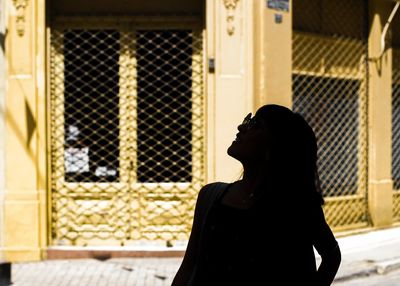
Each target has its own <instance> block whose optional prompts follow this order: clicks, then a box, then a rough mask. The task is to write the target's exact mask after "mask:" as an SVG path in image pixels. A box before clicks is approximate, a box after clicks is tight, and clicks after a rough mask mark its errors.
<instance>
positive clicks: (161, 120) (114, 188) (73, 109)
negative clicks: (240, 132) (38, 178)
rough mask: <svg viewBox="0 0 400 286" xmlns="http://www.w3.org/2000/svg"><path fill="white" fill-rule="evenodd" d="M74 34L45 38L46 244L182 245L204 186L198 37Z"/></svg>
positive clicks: (111, 30)
mask: <svg viewBox="0 0 400 286" xmlns="http://www.w3.org/2000/svg"><path fill="white" fill-rule="evenodd" d="M100 22H101V20H99V23H100ZM75 26H76V25H75ZM75 26H74V27H73V28H70V27H68V23H67V24H65V25H64V26H62V27H57V26H56V27H53V29H52V32H51V134H52V135H51V144H52V152H51V154H52V155H51V163H52V166H51V169H52V239H53V244H55V245H96V244H100V245H105V244H106V245H140V244H141V243H143V242H146V243H156V244H157V245H163V246H165V245H171V244H175V243H180V242H184V241H186V240H187V239H188V235H189V233H190V228H191V223H192V219H193V211H194V204H195V200H196V197H197V192H198V190H200V188H201V186H202V185H203V184H204V178H205V175H204V174H205V169H204V168H205V159H204V156H205V143H204V98H203V70H202V62H203V57H202V38H201V33H200V31H199V30H197V29H196V28H191V27H190V26H188V27H187V29H182V28H179V29H176V28H174V27H171V29H166V28H165V27H163V29H159V30H157V29H154V28H152V29H146V28H143V29H136V30H132V29H129V30H128V29H123V28H120V27H118V28H115V27H101V26H99V27H98V28H92V27H91V28H90V29H89V28H85V26H84V24H82V26H81V27H75ZM115 26H117V25H115ZM127 26H129V25H127Z"/></svg>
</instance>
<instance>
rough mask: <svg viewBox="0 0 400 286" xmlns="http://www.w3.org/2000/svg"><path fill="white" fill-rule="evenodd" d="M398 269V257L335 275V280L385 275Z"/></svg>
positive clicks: (399, 265)
mask: <svg viewBox="0 0 400 286" xmlns="http://www.w3.org/2000/svg"><path fill="white" fill-rule="evenodd" d="M398 269H400V258H394V259H390V260H385V261H381V262H375V263H374V264H373V265H372V266H370V267H365V268H363V269H362V270H357V271H354V272H352V273H349V274H344V275H342V276H339V277H337V278H336V279H335V280H334V281H335V282H344V281H349V280H352V279H356V278H363V277H368V276H372V275H385V274H387V273H389V272H391V271H394V270H398Z"/></svg>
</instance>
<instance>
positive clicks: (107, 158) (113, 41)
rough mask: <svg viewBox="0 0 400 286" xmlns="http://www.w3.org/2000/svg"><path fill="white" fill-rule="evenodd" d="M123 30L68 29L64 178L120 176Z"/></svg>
mask: <svg viewBox="0 0 400 286" xmlns="http://www.w3.org/2000/svg"><path fill="white" fill-rule="evenodd" d="M118 60H119V33H118V32H117V31H114V30H67V31H65V32H64V100H65V102H64V119H65V122H64V128H65V138H64V139H65V148H64V150H65V151H64V152H65V153H64V160H65V180H66V181H68V182H102V181H104V182H113V181H117V180H118V177H119V170H118V169H119V160H118V157H119V150H118V145H119V140H118V133H119V119H118V101H119V98H118V94H119V85H118V82H119V76H118V69H119V66H118Z"/></svg>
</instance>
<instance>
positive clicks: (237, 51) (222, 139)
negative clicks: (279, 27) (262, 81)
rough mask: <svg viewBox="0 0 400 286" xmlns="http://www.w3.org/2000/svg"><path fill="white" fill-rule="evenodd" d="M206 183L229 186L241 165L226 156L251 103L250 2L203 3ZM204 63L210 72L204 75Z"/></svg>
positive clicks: (220, 0)
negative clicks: (206, 147) (204, 20)
mask: <svg viewBox="0 0 400 286" xmlns="http://www.w3.org/2000/svg"><path fill="white" fill-rule="evenodd" d="M206 4H207V13H206V15H207V25H206V28H207V33H206V34H207V43H208V46H207V58H208V59H207V60H208V70H207V86H208V92H207V108H208V114H207V118H208V134H207V138H208V142H209V145H208V146H209V148H208V155H209V157H208V162H209V164H208V170H209V173H208V180H209V181H215V180H221V181H231V180H235V179H237V178H238V177H239V176H240V173H241V172H240V171H241V167H242V165H241V164H240V162H238V161H237V160H235V159H233V158H232V157H230V156H229V155H228V154H227V149H228V147H229V146H230V145H231V143H232V141H233V140H234V139H235V135H236V133H237V132H238V130H237V126H238V125H239V124H240V123H241V121H242V119H243V118H244V116H245V115H246V114H247V113H248V112H253V111H254V103H253V99H254V98H253V97H254V96H253V78H252V77H253V66H254V64H255V63H254V61H253V33H254V30H253V1H252V0H207V2H206ZM210 60H211V61H212V60H213V61H214V63H215V69H210V65H209V64H210Z"/></svg>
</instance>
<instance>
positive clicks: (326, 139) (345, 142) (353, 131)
mask: <svg viewBox="0 0 400 286" xmlns="http://www.w3.org/2000/svg"><path fill="white" fill-rule="evenodd" d="M359 92H360V82H359V81H358V80H351V79H337V78H328V77H316V76H307V75H297V74H294V75H293V111H295V112H298V113H300V114H302V115H303V116H304V117H305V118H306V120H307V121H308V122H309V123H310V125H311V127H312V128H313V129H314V132H315V133H316V136H317V140H318V157H319V158H318V161H319V175H320V179H321V187H322V190H323V192H324V196H338V195H350V194H355V193H356V192H357V181H358V174H359V172H358V152H359V151H358V140H359V138H358V137H359V130H358V126H359V119H358V118H359V117H358V109H359V107H358V99H359Z"/></svg>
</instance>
